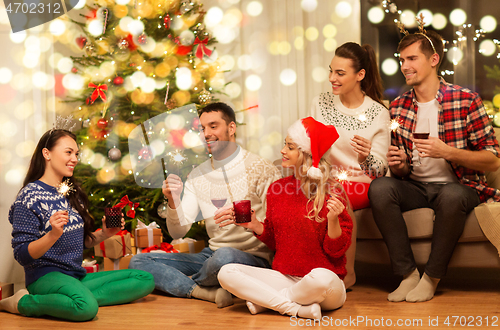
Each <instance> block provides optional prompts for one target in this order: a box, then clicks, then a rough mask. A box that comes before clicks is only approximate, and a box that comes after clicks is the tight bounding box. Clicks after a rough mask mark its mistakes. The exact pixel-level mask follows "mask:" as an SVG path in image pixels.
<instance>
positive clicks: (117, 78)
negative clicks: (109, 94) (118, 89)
mask: <svg viewBox="0 0 500 330" xmlns="http://www.w3.org/2000/svg"><path fill="white" fill-rule="evenodd" d="M113 84H115V85H116V86H120V85H121V84H123V78H122V77H120V76H118V77H115V79H113Z"/></svg>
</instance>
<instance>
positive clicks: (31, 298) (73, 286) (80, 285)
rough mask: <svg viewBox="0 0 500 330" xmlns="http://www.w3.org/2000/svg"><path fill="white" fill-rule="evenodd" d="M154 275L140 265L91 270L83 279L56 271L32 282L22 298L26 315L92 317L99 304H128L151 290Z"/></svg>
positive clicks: (70, 318) (72, 317)
mask: <svg viewBox="0 0 500 330" xmlns="http://www.w3.org/2000/svg"><path fill="white" fill-rule="evenodd" d="M154 286H155V284H154V280H153V275H151V274H150V273H148V272H145V271H141V270H136V269H124V270H116V271H107V272H98V273H90V274H87V275H86V276H85V277H83V278H82V279H81V280H79V279H76V278H74V277H72V276H69V275H66V274H63V273H60V272H52V273H48V274H46V275H44V276H42V277H41V278H39V279H38V280H37V281H35V282H33V283H32V284H30V285H29V286H28V287H27V289H28V291H29V293H30V294H27V295H25V296H24V297H22V298H21V300H19V303H18V305H17V307H18V309H19V312H20V313H21V314H23V315H26V316H42V315H49V316H53V317H57V318H60V319H65V320H70V321H89V320H92V319H93V318H94V317H95V316H96V315H97V311H98V309H99V306H109V305H118V304H125V303H128V302H131V301H134V300H136V299H139V298H142V297H144V296H147V295H148V294H150V293H151V292H152V291H153V289H154Z"/></svg>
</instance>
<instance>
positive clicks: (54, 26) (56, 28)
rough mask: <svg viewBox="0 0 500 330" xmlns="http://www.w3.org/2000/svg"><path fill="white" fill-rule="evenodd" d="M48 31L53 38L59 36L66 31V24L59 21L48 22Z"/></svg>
mask: <svg viewBox="0 0 500 330" xmlns="http://www.w3.org/2000/svg"><path fill="white" fill-rule="evenodd" d="M49 31H50V33H52V34H53V35H55V36H60V35H62V34H63V33H64V32H65V31H66V24H64V22H63V21H62V20H60V19H55V20H53V21H52V22H50V24H49Z"/></svg>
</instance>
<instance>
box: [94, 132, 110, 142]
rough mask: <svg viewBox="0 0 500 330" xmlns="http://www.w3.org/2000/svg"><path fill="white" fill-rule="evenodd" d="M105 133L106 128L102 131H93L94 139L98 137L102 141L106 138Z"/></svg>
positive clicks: (106, 133)
mask: <svg viewBox="0 0 500 330" xmlns="http://www.w3.org/2000/svg"><path fill="white" fill-rule="evenodd" d="M107 135H108V131H106V130H102V131H100V132H96V133H95V135H94V137H95V138H96V139H98V140H101V141H102V140H104V139H106V136H107Z"/></svg>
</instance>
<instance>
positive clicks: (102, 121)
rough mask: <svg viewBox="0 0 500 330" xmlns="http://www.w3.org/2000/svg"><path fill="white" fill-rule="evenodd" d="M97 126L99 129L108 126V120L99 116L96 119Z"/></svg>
mask: <svg viewBox="0 0 500 330" xmlns="http://www.w3.org/2000/svg"><path fill="white" fill-rule="evenodd" d="M97 127H99V128H100V129H104V128H106V127H108V121H107V120H106V119H104V118H101V119H99V120H98V121H97Z"/></svg>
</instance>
